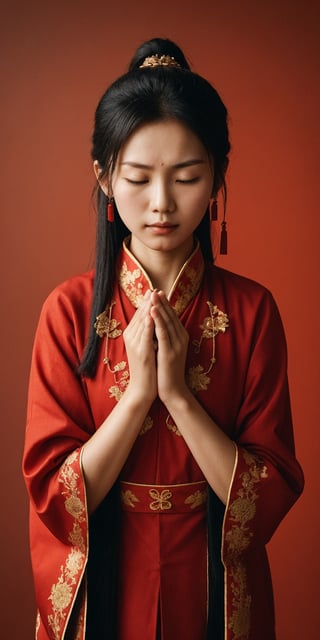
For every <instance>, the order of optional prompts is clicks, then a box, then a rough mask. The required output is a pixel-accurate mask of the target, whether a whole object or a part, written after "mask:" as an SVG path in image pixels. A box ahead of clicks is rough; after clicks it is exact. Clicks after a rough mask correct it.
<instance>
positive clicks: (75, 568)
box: [48, 451, 86, 640]
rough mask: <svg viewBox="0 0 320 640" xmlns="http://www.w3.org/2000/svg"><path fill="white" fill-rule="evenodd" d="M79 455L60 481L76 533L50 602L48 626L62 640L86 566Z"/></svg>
mask: <svg viewBox="0 0 320 640" xmlns="http://www.w3.org/2000/svg"><path fill="white" fill-rule="evenodd" d="M78 456H79V451H75V452H73V453H71V454H70V456H69V457H68V458H67V459H66V461H65V462H64V464H63V465H62V467H61V470H60V473H59V477H58V481H59V482H61V483H62V484H63V486H64V489H63V490H62V495H63V496H65V503H64V504H65V509H66V511H67V513H69V514H70V515H71V516H72V517H73V519H74V522H73V526H72V530H71V531H70V532H69V535H68V539H69V542H70V543H71V545H72V547H71V550H70V553H69V554H68V556H67V559H66V562H65V565H61V567H60V575H59V577H58V580H57V582H56V583H55V584H53V585H52V588H51V593H50V596H49V600H51V603H52V614H49V616H48V624H49V626H50V628H51V630H52V633H53V638H55V640H59V639H60V638H61V636H62V633H63V627H64V625H65V623H66V619H67V610H68V608H69V606H70V604H71V602H72V598H73V593H74V588H73V587H74V586H75V585H76V583H77V579H78V575H79V573H80V572H81V571H82V569H83V566H84V562H85V557H86V556H85V553H86V549H85V541H84V538H83V534H82V530H81V526H80V525H81V523H83V522H85V521H86V508H85V505H84V503H83V502H82V500H81V498H80V491H79V489H78V480H79V475H78V474H77V473H76V472H75V470H74V469H73V467H72V465H73V464H74V462H75V461H76V460H77V458H78Z"/></svg>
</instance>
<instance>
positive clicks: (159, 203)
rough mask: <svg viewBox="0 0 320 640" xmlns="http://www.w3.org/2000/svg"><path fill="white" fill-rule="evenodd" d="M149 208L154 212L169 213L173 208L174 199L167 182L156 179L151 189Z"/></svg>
mask: <svg viewBox="0 0 320 640" xmlns="http://www.w3.org/2000/svg"><path fill="white" fill-rule="evenodd" d="M151 198H152V201H151V209H152V211H153V212H154V213H171V212H172V211H174V209H175V201H174V197H173V194H172V190H171V188H170V185H169V184H168V182H167V181H166V180H164V179H159V180H157V181H156V182H155V183H154V185H153V189H152V196H151Z"/></svg>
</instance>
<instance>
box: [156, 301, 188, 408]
mask: <svg viewBox="0 0 320 640" xmlns="http://www.w3.org/2000/svg"><path fill="white" fill-rule="evenodd" d="M150 314H151V317H152V319H153V321H154V325H155V335H156V339H157V343H158V345H157V381H158V395H159V398H160V399H161V400H162V402H163V403H164V404H167V403H168V402H171V401H173V400H174V399H175V398H176V397H181V396H183V395H184V394H186V393H188V392H189V389H188V387H187V384H186V379H185V366H186V356H187V349H188V343H189V335H188V333H187V331H186V330H185V328H184V327H183V326H182V324H181V322H180V320H179V318H178V317H177V314H176V312H175V311H174V309H173V308H172V307H171V305H170V303H169V302H168V300H167V298H166V296H165V294H164V293H163V291H153V292H152V294H151V309H150Z"/></svg>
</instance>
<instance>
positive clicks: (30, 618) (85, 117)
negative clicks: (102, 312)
mask: <svg viewBox="0 0 320 640" xmlns="http://www.w3.org/2000/svg"><path fill="white" fill-rule="evenodd" d="M4 4H5V3H3V5H4ZM8 4H9V3H8ZM192 5H193V6H192ZM195 6H196V8H195ZM1 13H2V16H1V19H0V24H1V34H0V43H1V45H0V46H1V48H2V52H1V56H0V65H1V78H2V82H1V102H0V105H1V112H2V116H1V124H2V125H3V127H2V129H3V132H2V136H1V138H2V143H1V145H0V153H1V155H2V159H1V174H2V175H1V177H2V181H1V182H2V186H1V236H0V238H1V252H0V255H1V260H2V261H3V264H2V279H1V280H2V295H1V299H2V313H1V319H2V331H1V338H2V344H1V398H2V399H1V418H2V435H1V483H0V491H1V496H0V498H1V514H2V515H1V531H0V536H1V540H0V542H1V546H0V548H1V572H0V576H1V577H0V580H1V583H2V584H1V585H0V587H1V600H0V601H1V610H2V611H1V634H2V635H3V637H6V638H10V640H18V639H19V640H31V638H32V637H33V622H34V598H33V590H32V579H31V572H30V562H29V551H28V532H27V528H28V525H27V517H28V516H27V514H28V508H27V498H26V493H25V489H24V485H23V481H22V478H21V471H20V466H21V454H22V447H23V438H24V428H25V410H26V390H27V379H28V369H29V362H30V353H31V346H32V340H33V335H34V331H35V327H36V322H37V319H38V316H39V312H40V307H41V304H42V302H43V300H44V298H45V296H46V295H47V294H48V293H49V291H50V290H51V289H52V288H53V287H54V286H55V285H56V284H57V283H59V282H60V281H61V280H63V279H65V278H67V277H69V276H71V275H73V274H74V273H78V272H80V271H83V270H85V269H87V268H88V266H90V265H91V261H92V256H93V251H94V227H95V217H94V213H93V211H92V207H91V190H92V187H93V184H94V178H93V173H92V169H91V162H90V158H89V156H90V135H91V129H92V118H93V112H94V109H95V106H96V103H97V101H98V99H99V97H100V95H101V93H102V92H103V90H104V89H105V87H106V86H107V85H108V84H109V83H110V82H111V81H112V80H113V79H115V78H116V77H117V76H118V75H120V74H121V73H123V72H124V71H125V69H126V65H127V62H128V60H129V58H130V56H131V55H132V53H133V51H134V49H135V48H136V46H137V45H138V44H140V42H141V41H143V40H145V39H148V38H150V37H153V36H158V35H159V36H162V37H170V38H173V39H175V40H176V41H177V42H178V43H179V44H180V45H181V46H182V48H183V49H184V50H185V52H186V54H187V56H188V57H189V59H190V61H191V63H192V65H193V68H194V69H195V70H197V71H199V72H200V73H201V74H202V75H204V76H205V77H207V78H208V79H209V80H210V81H211V82H212V83H213V84H214V85H215V86H216V87H217V88H218V90H219V92H220V93H221V95H222V98H223V99H224V101H225V103H226V104H227V106H228V108H229V111H230V127H231V138H232V145H233V151H232V154H231V168H230V173H229V178H228V187H229V201H228V223H229V256H227V257H222V258H219V262H220V264H222V265H223V266H225V267H227V268H230V269H232V270H235V271H237V272H239V273H242V274H243V275H247V276H250V277H252V278H254V279H256V280H258V281H260V282H262V283H263V284H265V285H266V286H268V287H269V288H270V289H271V290H272V291H273V293H274V296H275V298H276V300H277V302H278V305H279V307H280V311H281V314H282V318H283V321H284V325H285V329H286V334H287V340H288V347H289V356H290V357H289V375H290V383H291V395H292V405H293V414H294V421H295V436H296V446H297V452H298V457H299V459H300V461H301V463H302V465H303V467H304V470H305V475H306V489H305V492H304V494H303V497H302V498H301V499H300V500H299V502H298V503H297V505H296V506H295V507H294V509H293V510H292V511H291V512H290V514H289V515H288V516H287V517H286V518H285V520H284V522H283V523H282V525H281V527H280V529H279V531H278V532H277V533H276V535H275V537H274V539H273V540H272V542H271V543H270V545H269V552H270V558H271V563H272V570H273V577H274V586H275V598H276V606H277V619H278V640H300V639H301V638H302V637H304V638H308V640H316V638H318V624H317V623H318V617H319V614H318V608H319V605H318V595H317V592H318V589H319V586H318V573H319V568H320V567H319V554H318V541H319V512H318V508H317V507H318V490H319V481H318V465H319V436H318V425H319V424H320V412H319V393H320V389H319V365H318V362H319V356H320V353H319V328H318V327H319V316H318V313H319V290H320V288H319V255H318V237H319V232H320V229H319V206H317V205H318V203H319V200H320V193H319V182H320V180H319V172H318V146H319V141H320V135H319V120H320V118H319V106H320V105H319V87H320V78H319V62H320V59H319V37H320V32H319V24H320V11H319V3H318V2H316V0H311V1H309V2H305V1H304V0H296V1H295V0H278V1H277V2H276V1H274V2H273V1H272V0H271V2H268V3H258V2H256V0H255V1H253V0H252V1H249V0H242V1H241V2H238V1H237V0H230V1H229V2H226V3H222V2H214V0H207V1H206V0H199V1H198V2H197V3H196V5H195V3H185V4H182V3H181V2H179V1H178V0H171V1H170V3H166V2H158V3H154V2H150V0H141V1H140V2H132V1H131V0H123V1H122V2H113V3H110V2H108V1H105V2H99V0H96V2H95V3H90V2H85V1H83V2H81V0H78V1H77V2H76V1H75V2H73V1H72V0H70V1H69V2H62V1H61V2H59V1H56V2H44V1H41V2H40V1H35V0H29V2H19V1H18V0H12V1H11V2H10V7H9V6H8V7H7V8H5V7H4V6H2V9H1ZM316 143H317V144H316ZM57 374H58V372H57ZM48 553H50V550H49V549H48Z"/></svg>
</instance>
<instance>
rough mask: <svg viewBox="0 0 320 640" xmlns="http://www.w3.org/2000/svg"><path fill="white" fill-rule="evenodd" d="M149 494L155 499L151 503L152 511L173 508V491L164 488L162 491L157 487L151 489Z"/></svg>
mask: <svg viewBox="0 0 320 640" xmlns="http://www.w3.org/2000/svg"><path fill="white" fill-rule="evenodd" d="M149 496H150V498H152V499H153V502H150V505H149V507H150V509H151V510H152V511H159V510H160V511H165V510H167V509H172V502H170V498H172V492H171V491H169V490H168V489H163V491H161V493H160V491H158V490H157V489H150V491H149Z"/></svg>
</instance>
